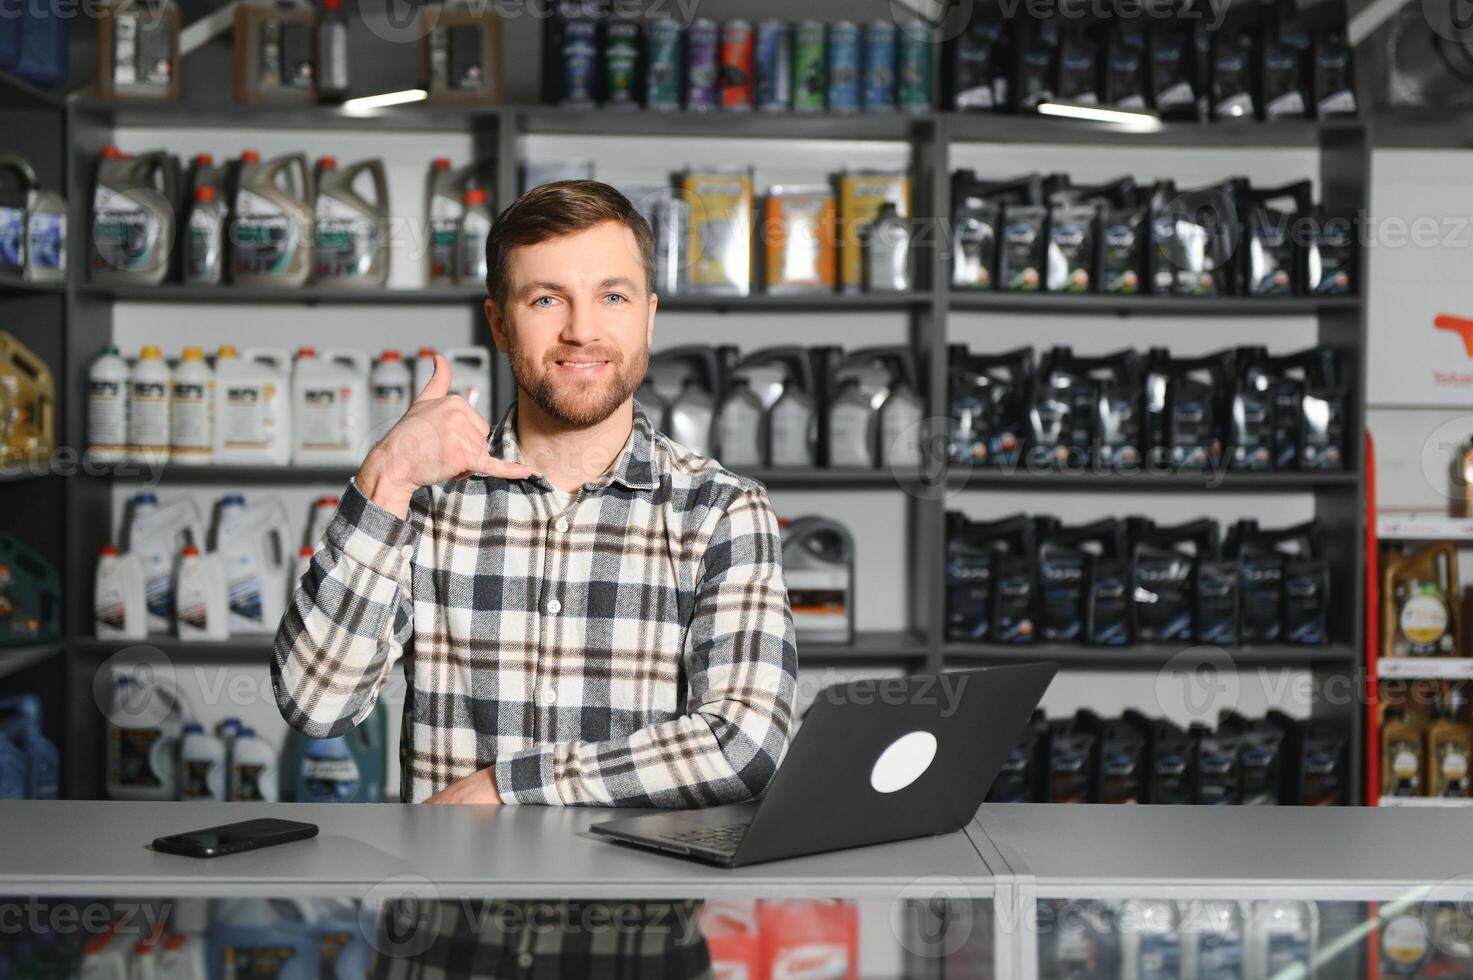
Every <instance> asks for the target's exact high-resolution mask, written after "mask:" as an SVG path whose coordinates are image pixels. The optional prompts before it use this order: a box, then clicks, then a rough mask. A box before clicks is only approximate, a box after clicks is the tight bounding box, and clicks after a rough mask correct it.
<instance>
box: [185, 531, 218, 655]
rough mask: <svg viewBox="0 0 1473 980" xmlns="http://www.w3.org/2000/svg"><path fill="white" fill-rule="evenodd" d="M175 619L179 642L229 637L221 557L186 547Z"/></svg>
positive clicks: (191, 546) (190, 546) (189, 546)
mask: <svg viewBox="0 0 1473 980" xmlns="http://www.w3.org/2000/svg"><path fill="white" fill-rule="evenodd" d="M176 605H177V607H178V608H177V611H176V613H175V616H174V619H175V622H176V623H177V625H178V630H179V639H181V640H225V639H229V637H230V601H229V596H228V594H227V592H226V588H225V569H224V566H223V565H222V564H221V563H220V556H219V555H215V554H202V553H201V552H200V550H199V548H197V547H195V546H194V545H192V544H191V545H185V547H184V551H183V552H182V553H181V555H180V558H179V594H178V597H177V600H176Z"/></svg>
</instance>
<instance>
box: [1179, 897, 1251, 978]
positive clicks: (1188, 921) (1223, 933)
mask: <svg viewBox="0 0 1473 980" xmlns="http://www.w3.org/2000/svg"><path fill="white" fill-rule="evenodd" d="M1246 922H1247V914H1246V912H1245V910H1244V907H1243V905H1242V904H1241V903H1239V902H1229V901H1194V902H1189V903H1187V904H1186V906H1185V907H1184V908H1183V909H1182V913H1181V928H1182V967H1183V969H1182V972H1181V974H1180V976H1183V977H1197V978H1198V980H1225V978H1228V977H1237V976H1242V975H1243V974H1242V973H1241V972H1240V971H1241V970H1242V966H1243V959H1244V956H1245V952H1244V945H1245V943H1246V938H1247V937H1246V935H1245V932H1246ZM1168 975H1171V974H1168Z"/></svg>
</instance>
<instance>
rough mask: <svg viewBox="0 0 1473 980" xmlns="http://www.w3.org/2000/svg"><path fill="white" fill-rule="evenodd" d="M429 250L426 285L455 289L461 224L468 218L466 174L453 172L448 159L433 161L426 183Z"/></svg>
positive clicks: (427, 253) (437, 158)
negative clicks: (465, 202) (466, 211)
mask: <svg viewBox="0 0 1473 980" xmlns="http://www.w3.org/2000/svg"><path fill="white" fill-rule="evenodd" d="M425 184H426V186H425V215H426V216H427V220H428V226H429V227H428V235H429V242H428V248H426V249H425V259H426V262H427V268H426V270H425V281H426V282H427V283H428V284H429V285H431V286H453V285H455V283H456V281H457V279H456V271H457V270H458V269H459V267H460V253H459V248H458V244H457V243H458V242H459V240H460V221H461V218H463V217H464V216H465V204H464V198H465V190H466V188H465V173H464V172H463V171H457V170H453V169H451V166H450V158H449V157H435V158H434V159H433V160H431V161H430V172H429V176H428V178H427V179H426V181H425Z"/></svg>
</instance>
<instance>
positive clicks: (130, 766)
mask: <svg viewBox="0 0 1473 980" xmlns="http://www.w3.org/2000/svg"><path fill="white" fill-rule="evenodd" d="M108 734H109V735H110V737H111V738H112V749H113V751H112V759H113V765H112V770H111V771H110V772H109V773H108V781H109V782H110V784H111V785H113V786H126V787H128V788H130V789H157V788H159V787H160V786H162V785H163V781H162V780H161V779H159V775H158V773H156V772H155V771H154V769H153V765H152V759H153V749H154V746H155V744H157V743H158V741H159V740H160V739H162V738H163V737H164V733H163V732H161V731H160V730H159V729H157V728H119V727H118V726H116V725H114V726H112V727H111V728H110V729H109V731H108Z"/></svg>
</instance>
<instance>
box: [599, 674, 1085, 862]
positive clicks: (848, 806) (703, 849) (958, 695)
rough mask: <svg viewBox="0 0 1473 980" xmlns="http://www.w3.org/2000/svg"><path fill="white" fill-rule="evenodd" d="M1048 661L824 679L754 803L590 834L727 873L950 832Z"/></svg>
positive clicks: (989, 776)
mask: <svg viewBox="0 0 1473 980" xmlns="http://www.w3.org/2000/svg"><path fill="white" fill-rule="evenodd" d="M1058 666H1059V665H1058V664H1056V663H1051V662H1043V663H1029V664H1018V665H1016V666H1007V667H983V668H980V669H977V670H964V671H951V672H947V673H943V674H917V675H912V676H909V677H896V678H883V679H880V678H877V679H870V680H858V681H851V682H850V683H847V684H836V685H834V686H832V687H829V688H826V689H825V690H824V691H823V692H822V693H820V694H819V696H818V698H817V699H816V700H815V701H814V703H813V705H812V707H810V708H809V710H808V714H807V716H806V718H805V719H804V721H803V724H802V727H800V728H799V729H798V733H797V734H796V735H795V736H794V737H793V741H792V744H791V745H790V746H789V748H788V753H787V756H786V757H785V758H784V759H783V761H782V765H780V766H779V767H778V770H777V774H776V775H775V776H774V777H773V779H772V783H771V784H770V785H769V786H768V788H767V793H766V794H765V795H764V796H763V797H762V799H760V800H758V801H755V802H752V803H738V804H733V805H731V806H719V807H710V808H708V809H703V810H677V811H662V812H659V813H652V814H648V815H645V816H638V817H626V818H623V819H619V820H610V821H608V822H607V823H599V824H594V825H593V826H592V827H591V828H590V829H591V830H592V831H593V832H594V833H596V834H601V835H603V836H605V837H607V838H610V839H611V840H614V841H617V842H619V843H623V844H633V845H637V846H640V847H646V848H653V849H655V850H659V851H664V852H666V853H669V854H677V855H680V856H681V857H686V858H693V859H695V860H698V861H706V862H709V863H711V864H719V865H723V866H725V867H728V868H735V867H739V866H741V865H747V864H757V863H759V862H762V861H775V860H777V859H779V858H788V857H798V856H800V855H804V854H818V853H821V852H823V851H837V850H842V849H844V848H849V847H859V846H862V845H865V844H881V843H884V842H886V841H895V840H905V839H906V838H910V837H924V836H927V835H930V834H945V833H950V832H952V831H957V830H961V829H962V828H963V827H965V826H966V825H967V823H968V821H970V820H971V819H972V818H973V817H974V816H976V814H977V809H978V807H980V806H981V805H982V801H983V799H984V798H985V797H986V796H987V790H988V788H989V787H991V785H992V781H993V779H995V778H996V777H997V774H998V772H999V771H1001V769H1002V767H1003V764H1004V763H1005V762H1006V761H1007V759H1008V755H1009V754H1010V753H1011V751H1012V748H1013V743H1014V742H1016V741H1017V739H1018V736H1019V735H1020V734H1021V733H1022V731H1023V726H1024V725H1025V724H1027V722H1028V719H1029V717H1030V716H1031V715H1032V714H1033V709H1034V708H1035V707H1037V706H1038V702H1039V700H1040V699H1042V697H1043V692H1044V691H1045V690H1046V689H1047V688H1048V685H1049V682H1050V681H1051V680H1053V677H1054V674H1055V672H1056V671H1057V670H1058Z"/></svg>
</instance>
